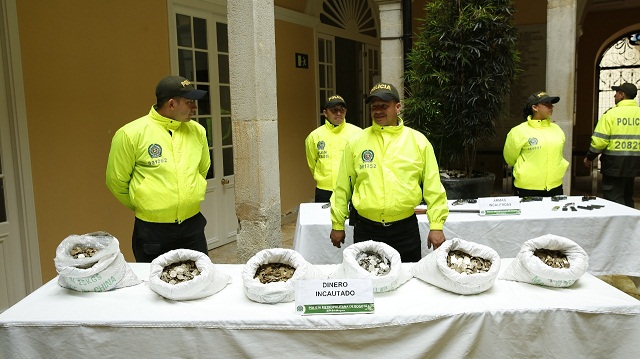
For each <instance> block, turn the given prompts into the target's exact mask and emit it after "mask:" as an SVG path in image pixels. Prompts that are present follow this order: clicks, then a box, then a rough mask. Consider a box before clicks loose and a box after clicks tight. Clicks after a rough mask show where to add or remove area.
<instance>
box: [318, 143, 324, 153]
mask: <svg viewBox="0 0 640 359" xmlns="http://www.w3.org/2000/svg"><path fill="white" fill-rule="evenodd" d="M322 150H324V141H320V142H318V151H322Z"/></svg>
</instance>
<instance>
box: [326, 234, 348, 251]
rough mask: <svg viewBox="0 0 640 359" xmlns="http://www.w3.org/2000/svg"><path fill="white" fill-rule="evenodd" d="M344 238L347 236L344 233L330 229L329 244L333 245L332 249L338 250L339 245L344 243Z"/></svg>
mask: <svg viewBox="0 0 640 359" xmlns="http://www.w3.org/2000/svg"><path fill="white" fill-rule="evenodd" d="M346 236H347V235H346V234H345V233H344V231H340V230H336V229H332V230H331V234H330V235H329V238H331V243H333V246H334V247H338V248H340V244H342V243H344V238H345V237H346Z"/></svg>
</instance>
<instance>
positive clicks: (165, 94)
mask: <svg viewBox="0 0 640 359" xmlns="http://www.w3.org/2000/svg"><path fill="white" fill-rule="evenodd" d="M206 94H207V91H204V90H198V89H196V88H195V87H194V86H193V84H192V83H191V81H189V80H187V79H186V78H184V77H182V76H167V77H165V78H163V79H162V80H160V82H158V86H156V99H158V101H159V100H162V99H167V98H172V97H176V96H180V97H184V98H186V99H189V100H200V99H201V98H203V97H204V95H206Z"/></svg>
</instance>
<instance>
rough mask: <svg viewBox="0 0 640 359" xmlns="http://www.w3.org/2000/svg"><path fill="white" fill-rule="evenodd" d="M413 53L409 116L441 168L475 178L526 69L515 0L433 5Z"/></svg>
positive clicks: (442, 0)
mask: <svg viewBox="0 0 640 359" xmlns="http://www.w3.org/2000/svg"><path fill="white" fill-rule="evenodd" d="M425 9H426V18H425V19H423V23H424V25H423V27H421V29H420V32H419V33H418V34H417V38H416V40H415V42H414V48H413V50H412V52H411V53H410V54H409V56H408V65H409V66H408V69H407V71H406V72H405V85H406V86H405V87H406V97H405V101H404V111H403V119H405V121H406V123H407V125H409V126H411V127H413V128H415V129H417V130H419V131H421V132H423V133H424V134H425V135H426V136H427V138H429V141H430V142H431V143H432V144H433V146H434V149H435V151H436V157H437V158H438V163H439V165H440V167H441V168H447V169H459V170H463V171H464V172H465V174H466V176H467V177H470V176H471V174H472V172H473V166H474V164H475V157H476V152H477V146H478V145H479V144H480V143H482V142H487V141H489V140H491V139H492V138H493V136H495V127H496V122H497V121H499V120H500V119H501V118H502V117H504V116H506V115H507V114H506V102H507V99H508V95H509V93H510V90H511V83H512V82H513V81H514V79H515V77H516V75H517V72H518V65H519V54H518V51H517V50H516V46H515V45H516V41H517V31H516V28H515V27H514V25H513V13H514V8H513V4H512V1H510V0H433V1H430V2H428V3H427V4H426V6H425Z"/></svg>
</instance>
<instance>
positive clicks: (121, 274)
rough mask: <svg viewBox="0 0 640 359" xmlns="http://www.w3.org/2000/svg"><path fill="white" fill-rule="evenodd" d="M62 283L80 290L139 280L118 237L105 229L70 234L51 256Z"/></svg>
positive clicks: (115, 286)
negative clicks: (126, 257)
mask: <svg viewBox="0 0 640 359" xmlns="http://www.w3.org/2000/svg"><path fill="white" fill-rule="evenodd" d="M54 263H55V266H56V271H57V272H58V274H59V275H58V284H59V285H60V286H61V287H64V288H68V289H72V290H75V291H79V292H106V291H109V290H112V289H118V288H123V287H129V286H132V285H136V284H140V283H142V281H141V280H140V279H139V278H138V277H137V276H136V275H135V273H133V271H132V270H131V268H130V267H129V264H127V262H126V261H125V260H124V256H123V255H122V252H120V243H119V242H118V239H117V238H116V237H114V236H112V235H111V234H109V233H107V232H92V233H87V234H82V235H75V234H74V235H70V236H68V237H67V238H65V239H63V240H62V242H60V244H59V245H58V248H57V249H56V257H55V258H54Z"/></svg>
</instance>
